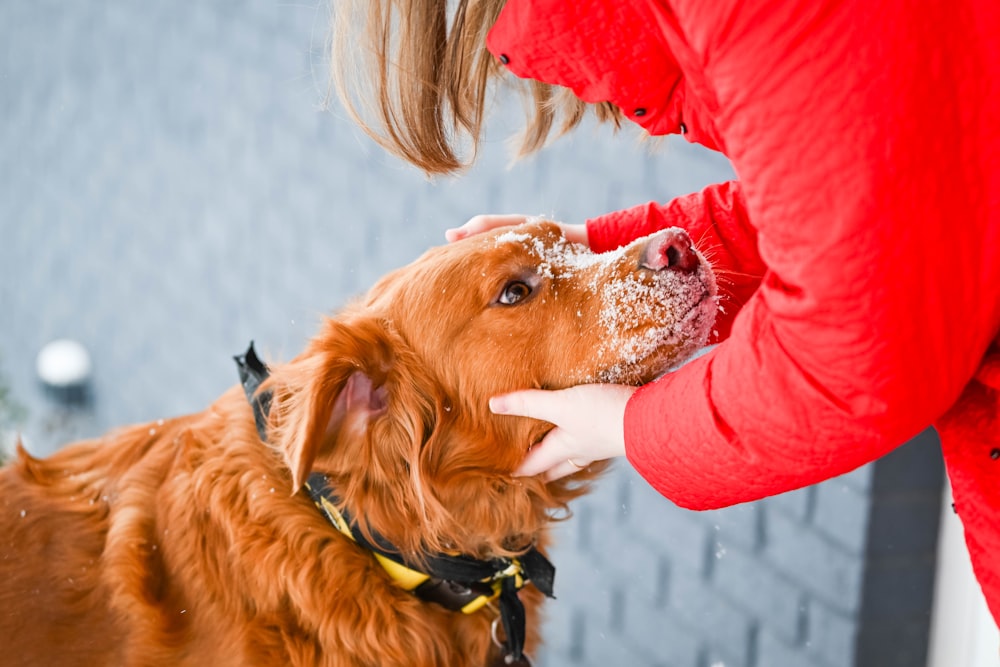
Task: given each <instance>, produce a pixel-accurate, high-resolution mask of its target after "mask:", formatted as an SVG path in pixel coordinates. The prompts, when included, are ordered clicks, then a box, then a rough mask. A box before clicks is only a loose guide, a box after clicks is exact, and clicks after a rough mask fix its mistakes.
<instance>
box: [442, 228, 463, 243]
mask: <svg viewBox="0 0 1000 667" xmlns="http://www.w3.org/2000/svg"><path fill="white" fill-rule="evenodd" d="M464 235H465V234H464V233H463V232H462V230H461V229H446V230H445V231H444V237H445V239H447V240H449V241H458V240H459V239H461V238H462V237H463V236H464Z"/></svg>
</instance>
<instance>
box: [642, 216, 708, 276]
mask: <svg viewBox="0 0 1000 667" xmlns="http://www.w3.org/2000/svg"><path fill="white" fill-rule="evenodd" d="M639 266H640V267H641V268H643V269H650V270H652V271H681V272H683V273H691V272H692V271H694V270H695V269H696V268H698V255H697V254H695V251H694V244H693V243H691V237H690V236H688V234H687V232H685V231H684V230H683V229H679V228H677V227H672V228H670V229H664V230H663V231H661V232H657V233H656V234H654V235H653V236H651V237H650V238H649V240H648V241H647V242H646V247H645V248H644V249H643V251H642V256H641V257H640V259H639Z"/></svg>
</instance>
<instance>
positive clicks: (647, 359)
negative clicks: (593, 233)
mask: <svg viewBox="0 0 1000 667" xmlns="http://www.w3.org/2000/svg"><path fill="white" fill-rule="evenodd" d="M716 308H717V306H716V299H715V283H714V279H713V277H712V274H711V271H710V269H709V268H708V266H707V265H706V264H705V262H704V261H703V260H702V258H701V257H700V255H698V254H697V253H696V252H695V251H694V250H693V249H692V247H691V243H690V240H689V239H688V238H687V235H686V234H684V233H683V232H682V231H680V230H666V231H664V232H660V233H658V234H656V235H654V236H652V237H649V238H647V239H644V240H640V241H637V242H636V243H633V244H632V245H629V246H627V247H625V248H622V249H620V250H618V251H616V252H614V253H606V254H601V255H597V254H594V253H592V252H590V251H589V250H588V249H586V248H584V247H583V246H579V245H574V244H570V243H568V242H567V241H566V240H565V238H563V236H562V234H561V232H560V230H559V227H558V226H556V225H554V224H552V223H546V222H536V223H530V224H527V225H523V226H520V227H516V228H507V229H504V230H499V231H496V232H493V233H489V234H483V235H479V236H475V237H472V238H469V239H466V240H464V241H460V242H457V243H453V244H450V245H447V246H443V247H439V248H435V249H432V250H430V251H429V252H427V253H426V254H424V255H423V256H422V257H421V258H419V259H418V260H417V261H415V262H414V263H412V264H410V265H408V266H406V267H404V268H402V269H399V270H397V271H395V272H393V273H391V274H389V275H388V276H386V277H385V278H384V279H382V280H381V281H380V282H379V283H378V284H376V285H375V287H374V288H372V290H371V291H370V292H369V293H368V295H367V296H366V297H365V298H364V299H362V300H360V301H359V302H357V303H355V304H353V305H352V306H350V307H348V308H347V309H345V310H344V311H343V312H341V313H340V314H339V315H338V316H337V317H335V318H333V319H329V320H327V321H326V322H325V324H324V326H323V329H322V331H321V333H320V334H319V335H318V336H317V337H316V338H315V339H314V340H313V341H312V342H311V344H310V346H309V347H308V349H307V350H306V352H305V353H304V354H303V355H301V356H300V357H299V358H297V359H296V360H294V361H293V362H291V363H289V364H287V365H285V366H278V367H277V368H276V369H275V372H274V375H273V377H272V380H271V381H270V383H269V385H270V387H271V388H272V389H273V391H274V398H275V400H274V405H273V407H272V413H271V414H272V418H271V425H272V438H271V442H273V443H274V445H275V446H276V447H278V448H279V449H280V450H281V452H282V455H283V456H284V458H285V460H286V462H287V464H288V467H289V469H290V472H291V475H290V476H291V482H292V486H293V488H294V489H298V488H299V487H300V486H301V485H302V483H303V482H304V480H305V478H306V477H307V476H308V474H309V473H310V472H311V471H313V470H319V471H322V472H324V473H326V474H327V475H328V477H329V478H330V480H331V481H332V483H333V485H334V486H335V488H336V489H337V492H338V495H339V496H340V498H341V499H342V500H343V501H344V503H345V505H346V506H347V507H349V508H350V510H351V512H352V514H354V515H355V516H356V517H358V518H359V521H360V522H361V526H362V529H363V530H365V529H373V530H375V531H377V532H378V533H380V534H381V535H383V536H384V537H386V538H387V539H389V540H390V541H392V542H393V543H394V544H396V545H397V547H399V548H400V549H402V550H403V551H405V552H411V553H417V552H420V551H421V550H429V551H444V550H451V549H457V550H460V551H462V552H464V553H468V554H471V555H476V556H480V557H486V556H496V555H511V554H512V553H514V552H517V551H519V550H521V549H523V548H525V547H526V546H528V545H529V544H530V543H531V542H532V541H533V540H535V539H536V538H537V535H538V532H539V531H540V530H541V528H542V527H543V526H544V525H545V524H546V523H547V522H548V521H550V520H551V518H552V513H553V511H554V510H557V509H564V508H565V503H566V502H567V501H568V500H569V499H570V498H572V497H574V496H575V495H578V494H579V493H580V492H581V491H580V487H581V483H583V482H585V481H587V480H588V479H590V478H591V477H592V476H593V475H595V474H596V472H598V471H599V469H600V468H601V466H599V465H598V466H592V467H591V468H590V469H589V470H587V471H583V472H581V473H578V474H576V475H574V476H572V477H570V478H566V479H563V480H558V481H555V482H550V483H547V484H546V483H545V482H544V481H543V480H541V479H536V478H532V479H525V478H514V477H512V474H511V473H512V472H513V470H514V469H515V468H516V467H517V466H518V464H519V463H520V462H521V461H522V459H523V458H524V456H525V454H526V453H527V450H528V447H529V446H530V445H531V444H533V443H535V442H537V441H538V440H540V439H541V438H542V437H543V436H544V434H545V433H546V432H547V431H548V430H549V429H550V428H551V425H550V424H546V423H543V422H539V421H535V420H531V419H527V418H520V417H509V416H505V417H504V416H496V415H493V414H491V413H490V411H489V407H488V400H489V398H490V397H491V396H495V395H498V394H501V393H505V392H509V391H513V390H516V389H525V388H531V387H537V388H544V389H557V388H563V387H568V386H571V385H575V384H580V383H586V382H619V383H629V384H640V383H643V382H648V381H650V380H652V379H654V378H655V377H656V376H657V375H659V374H661V373H663V372H664V371H665V370H667V369H668V368H669V367H671V366H672V365H674V364H676V363H679V362H680V361H683V360H684V359H685V358H687V357H688V356H690V355H691V354H692V353H693V352H694V351H695V350H697V349H698V348H699V347H700V346H702V345H703V344H704V343H705V341H706V340H707V338H708V334H709V330H710V328H711V326H712V323H713V321H714V315H715V311H716Z"/></svg>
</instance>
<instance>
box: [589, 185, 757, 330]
mask: <svg viewBox="0 0 1000 667" xmlns="http://www.w3.org/2000/svg"><path fill="white" fill-rule="evenodd" d="M667 227H681V228H682V229H685V230H687V232H688V234H690V236H691V238H692V240H693V241H694V243H695V247H696V248H698V250H699V251H700V252H701V253H702V254H703V255H704V256H705V257H706V259H708V261H709V262H710V263H711V264H712V268H713V270H714V271H715V274H716V278H717V281H718V285H719V314H718V317H717V318H716V322H715V328H714V331H713V333H712V337H711V339H710V340H709V343H717V342H719V341H720V340H724V339H726V338H727V337H728V336H729V330H730V328H731V327H732V323H733V318H734V317H735V316H736V313H737V312H738V311H739V309H740V308H741V307H742V306H743V304H745V303H746V302H747V301H748V300H749V298H750V295H751V294H753V292H754V290H755V289H757V285H758V284H760V279H761V277H762V276H763V275H764V269H765V267H764V263H763V261H762V260H761V258H760V255H759V254H758V252H757V230H756V229H754V227H753V226H752V225H751V224H750V221H749V220H748V219H747V213H746V207H745V205H744V200H743V191H742V189H741V188H740V184H739V182H737V181H730V182H728V183H721V184H719V185H711V186H709V187H707V188H705V189H704V190H702V191H701V192H697V193H694V194H690V195H686V196H683V197H678V198H676V199H674V200H672V201H670V202H669V203H667V204H657V203H656V202H649V203H648V204H642V205H640V206H634V207H632V208H628V209H625V210H622V211H615V212H613V213H608V214H607V215H603V216H600V217H597V218H592V219H590V220H587V235H588V237H589V240H590V247H591V249H592V250H594V251H595V252H606V251H609V250H615V249H616V248H619V247H621V246H623V245H627V244H628V243H631V242H632V241H634V240H635V239H637V238H640V237H642V236H646V235H648V234H652V233H653V232H656V231H659V230H661V229H665V228H667Z"/></svg>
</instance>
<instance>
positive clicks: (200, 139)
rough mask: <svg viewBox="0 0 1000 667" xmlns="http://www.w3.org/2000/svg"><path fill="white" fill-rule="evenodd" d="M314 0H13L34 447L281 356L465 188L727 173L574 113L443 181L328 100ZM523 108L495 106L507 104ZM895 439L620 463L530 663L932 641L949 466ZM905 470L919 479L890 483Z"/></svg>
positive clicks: (1, 194) (11, 254)
mask: <svg viewBox="0 0 1000 667" xmlns="http://www.w3.org/2000/svg"><path fill="white" fill-rule="evenodd" d="M325 20H326V11H325V9H324V7H323V6H322V5H318V6H312V5H296V4H294V3H292V4H289V3H284V2H279V1H278V0H252V1H250V2H241V3H236V2H223V1H221V0H219V1H216V2H199V3H193V4H191V3H189V4H178V3H174V2H168V1H166V0H158V1H150V2H144V3H134V2H127V1H126V0H108V1H107V2H102V3H80V2H70V1H69V0H5V1H4V2H2V3H0V86H2V94H0V322H2V325H0V365H2V366H0V372H3V373H4V374H5V375H6V377H7V378H8V379H9V383H10V386H11V389H12V391H13V394H14V396H15V397H16V398H17V399H18V400H19V401H20V402H21V403H24V404H25V405H26V406H27V407H28V409H29V411H30V415H31V418H30V420H29V421H28V422H27V424H26V425H25V434H26V437H27V439H28V441H29V443H30V444H31V445H32V447H33V448H34V450H35V451H36V452H45V451H50V450H51V449H52V448H54V447H56V446H57V445H58V444H59V443H60V442H62V441H64V440H65V439H67V438H69V437H78V436H82V435H91V434H94V433H97V432H99V431H102V430H104V429H106V428H109V427H111V426H113V425H116V424H121V423H127V422H132V421H138V420H145V419H155V418H158V417H162V416H169V415H175V414H180V413H184V412H189V411H193V410H198V409H200V408H202V407H203V406H204V405H206V404H207V403H209V402H210V401H211V400H212V399H213V398H214V397H215V396H216V395H218V394H219V393H220V392H221V391H222V390H224V389H225V388H226V387H228V386H229V385H231V384H232V383H233V382H234V376H233V368H232V362H231V359H230V355H231V354H233V353H235V352H238V351H239V350H241V349H242V348H243V346H244V345H245V344H246V342H247V341H248V340H250V339H251V338H253V339H256V340H257V342H258V346H259V348H260V349H262V350H263V351H264V352H265V353H266V355H268V356H269V357H272V358H289V357H290V356H292V355H293V354H294V353H295V352H296V351H297V350H299V349H300V348H301V346H302V344H303V342H304V340H305V338H306V337H307V336H309V335H310V334H311V333H312V332H313V331H314V329H315V324H316V322H317V320H318V318H319V316H320V315H321V314H322V313H325V312H328V311H330V310H332V309H334V308H336V307H337V306H338V305H340V304H342V303H343V302H344V301H345V300H347V299H348V298H349V297H350V296H352V295H354V294H356V293H358V292H360V291H362V290H364V289H365V288H366V287H367V286H368V285H370V284H371V283H372V282H373V281H374V280H375V279H376V278H377V277H378V276H380V275H381V274H382V273H384V272H385V271H387V270H389V269H391V268H393V267H395V266H398V265H400V264H403V263H405V262H408V261H409V260H411V259H413V258H414V257H416V256H417V255H418V254H419V253H420V252H422V251H423V250H424V249H425V248H426V247H428V246H429V245H433V244H438V243H440V242H442V241H443V238H442V232H443V230H444V229H445V228H447V227H450V226H453V225H455V224H458V223H461V222H462V221H464V220H465V219H467V218H468V217H470V216H472V215H474V214H477V213H482V212H511V211H520V212H526V213H536V214H547V215H550V216H553V217H556V218H559V219H564V220H569V221H579V220H582V219H583V218H585V217H587V216H588V215H593V214H596V213H600V212H604V211H608V210H613V209H616V208H620V207H624V206H628V205H631V204H636V203H641V202H644V201H647V200H650V199H660V200H666V199H669V198H670V197H672V196H675V195H678V194H683V193H686V192H690V191H693V190H695V189H698V188H699V187H701V186H703V185H704V184H707V183H709V182H713V181H719V180H724V179H727V178H730V177H731V170H730V169H729V166H728V164H727V163H726V161H725V160H724V159H722V158H721V157H720V156H718V155H713V154H710V153H708V152H706V151H703V150H699V149H697V148H695V147H692V146H690V145H688V144H686V143H685V142H683V141H678V140H668V141H666V142H665V143H664V145H662V146H661V147H659V148H658V149H657V150H656V151H650V150H649V147H648V146H645V145H643V144H642V143H641V142H639V141H638V140H636V139H635V136H636V135H635V134H634V133H630V132H629V131H623V132H622V133H620V134H621V136H619V137H618V138H613V137H612V136H611V134H610V133H609V131H608V130H606V129H595V128H591V127H585V128H582V129H581V130H579V131H577V132H576V133H575V134H574V135H572V136H571V137H568V138H566V139H563V140H560V141H559V142H558V143H557V144H556V145H555V146H554V147H553V148H552V149H551V150H549V151H546V152H545V153H543V154H541V155H540V156H538V157H537V158H535V159H532V160H530V161H526V162H522V163H518V164H517V165H515V166H513V167H512V168H508V157H507V155H506V154H505V152H504V150H503V145H502V141H501V139H502V134H503V133H501V132H495V135H496V138H495V139H494V140H493V141H491V142H490V144H489V145H488V146H487V147H486V150H485V153H484V155H483V157H482V159H481V161H480V163H479V165H478V166H477V167H476V168H475V169H473V170H472V171H471V173H469V174H468V175H467V176H465V177H463V178H462V179H457V180H456V179H443V180H439V181H435V182H428V181H427V180H426V179H425V178H424V177H423V176H422V175H421V174H420V173H418V172H416V171H414V170H413V169H410V168H408V167H406V166H404V165H402V164H401V163H399V162H397V161H395V160H393V159H391V158H388V157H387V156H385V155H384V154H383V153H382V152H381V150H380V149H378V148H376V147H374V146H373V145H372V144H371V142H369V141H368V140H367V139H365V138H364V137H363V136H362V135H361V133H360V132H359V131H357V130H356V129H355V128H354V127H352V125H351V124H350V123H349V122H347V121H346V120H345V118H344V114H343V113H342V112H340V111H337V110H334V111H333V112H331V113H325V112H322V111H320V110H319V103H320V101H321V99H322V97H323V94H324V92H325V90H324V86H325V83H324V76H325V75H324V71H323V64H322V46H323V42H324V39H325V30H326V26H325ZM508 109H509V107H502V108H501V109H500V111H499V115H498V116H497V117H496V118H495V123H496V124H497V125H498V126H506V127H516V125H517V122H518V119H517V117H516V114H518V113H520V112H519V111H514V112H511V111H508ZM60 336H70V337H73V338H76V339H78V340H80V341H81V342H83V343H84V344H85V345H86V346H87V347H88V348H89V349H90V350H91V352H92V354H93V357H94V362H95V383H94V392H93V402H92V405H91V407H90V409H88V410H84V411H69V412H66V411H59V410H56V409H55V408H54V406H53V405H52V404H51V403H50V402H49V401H48V400H47V399H46V397H45V396H44V395H42V393H41V392H40V390H39V388H38V386H37V385H36V384H35V380H34V376H33V361H34V356H35V354H36V353H37V352H38V350H39V348H40V347H41V346H42V345H43V344H44V343H45V342H47V341H49V340H51V339H53V338H55V337H60ZM921 447H922V448H923V449H921V450H920V451H921V452H923V453H924V454H925V456H924V457H923V459H927V460H920V461H917V462H916V463H914V461H913V459H914V457H912V456H909V455H907V454H906V453H905V452H909V451H911V448H917V449H920V448H921ZM901 452H902V453H901V454H900V456H899V457H898V459H892V460H887V461H886V462H884V463H880V464H879V465H878V466H869V467H866V468H864V469H862V470H860V471H857V472H855V473H853V474H851V475H847V476H845V477H843V478H840V479H836V480H832V481H830V482H828V483H826V484H822V485H820V486H818V487H814V488H809V489H804V490H801V491H796V492H794V493H790V494H786V495H784V496H780V497H776V498H771V499H768V500H766V501H763V502H760V503H756V504H751V505H745V506H740V507H733V508H730V509H726V510H720V511H716V512H706V513H702V514H696V513H691V512H687V511H684V510H681V509H678V508H676V507H674V506H672V505H671V504H670V503H668V502H667V501H665V500H664V499H662V498H661V497H659V496H658V495H657V494H656V493H655V492H653V491H652V490H651V488H650V487H649V486H648V485H647V484H646V483H645V482H644V481H643V480H642V479H640V478H638V477H637V476H636V475H635V473H634V472H632V471H631V470H630V469H629V468H628V467H627V466H624V465H617V466H616V467H615V468H614V469H613V471H612V472H611V473H610V474H609V475H608V476H607V478H606V479H604V480H603V481H602V482H601V483H600V484H599V485H598V488H597V489H596V491H595V493H594V494H593V495H591V496H589V497H587V498H585V499H583V500H582V501H581V502H580V503H579V505H578V507H577V509H576V515H575V516H574V518H573V519H571V520H569V521H567V522H565V523H563V524H561V525H560V526H559V529H558V530H559V538H560V542H559V546H558V547H557V549H556V551H555V553H554V554H553V556H554V560H555V562H556V564H557V566H558V570H559V571H558V578H557V595H558V597H559V600H558V601H557V602H555V603H554V604H552V605H551V606H550V613H549V617H548V620H547V621H546V627H545V632H546V635H547V637H548V647H547V648H546V650H545V652H544V654H543V655H542V656H540V660H539V662H541V663H543V664H544V665H546V666H547V667H561V666H564V665H565V666H570V665H574V666H576V665H580V666H591V667H597V666H598V665H648V666H654V665H655V666H662V667H853V666H855V665H857V666H858V667H862V666H867V665H880V666H887V665H897V664H899V665H902V664H907V665H914V664H919V663H918V662H906V663H904V662H899V661H897V662H889V661H888V660H889V658H887V657H885V656H886V655H892V654H894V653H898V650H897V649H898V647H899V642H901V641H903V638H904V637H906V639H905V641H907V642H908V644H907V645H908V646H909V647H910V648H912V650H913V653H912V654H909V655H907V657H906V659H908V660H917V658H916V657H914V656H916V655H917V654H919V653H920V652H921V651H922V650H923V649H922V643H921V641H920V634H919V633H920V629H921V627H923V628H924V629H926V623H925V621H926V613H927V611H928V607H929V598H928V597H927V591H928V590H929V588H928V587H929V582H930V578H929V575H928V572H930V571H931V570H929V569H928V563H929V561H928V556H927V553H928V550H929V549H932V545H933V540H934V533H933V530H931V529H930V528H927V527H926V526H925V527H924V529H923V531H922V532H921V531H911V528H914V526H915V525H916V524H917V523H918V522H920V521H922V520H923V518H924V517H925V516H927V517H930V521H933V527H934V528H936V510H935V507H936V506H935V504H934V503H935V498H936V496H935V493H936V491H935V489H936V488H937V489H939V487H940V467H939V462H938V463H937V465H935V460H934V457H935V456H937V454H936V452H935V451H934V450H933V447H932V445H931V444H928V443H926V442H924V443H922V444H921V443H917V444H915V445H910V446H908V447H907V448H904V450H901ZM927 452H930V454H927ZM920 458H921V457H916V459H920ZM914 480H917V481H916V482H914ZM893 483H895V484H896V485H897V486H896V487H893V486H892V484H893ZM906 484H917V486H918V487H919V488H918V491H919V492H914V493H911V494H909V495H906V494H904V496H905V497H903V496H899V495H898V494H895V493H894V492H892V491H891V489H893V488H897V487H905V485H906ZM935 484H936V485H937V486H936V487H935ZM883 489H890V491H886V492H885V493H883ZM928 525H929V524H928ZM887 536H891V537H892V539H891V540H889V541H886V540H887ZM880 545H881V546H880ZM906 554H910V555H909V556H907V555H906ZM907 558H909V559H910V560H906V559H907ZM893 559H895V560H893ZM904 561H905V563H904ZM901 563H902V564H904V565H906V567H902V565H900V564H901ZM887 601H888V602H887ZM900 619H903V620H900ZM922 623H923V625H922ZM907 633H908V634H907ZM878 651H881V654H880V657H877V659H876V658H875V657H871V656H874V655H875V654H876V652H878ZM879 660H883V661H882V662H879Z"/></svg>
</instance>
